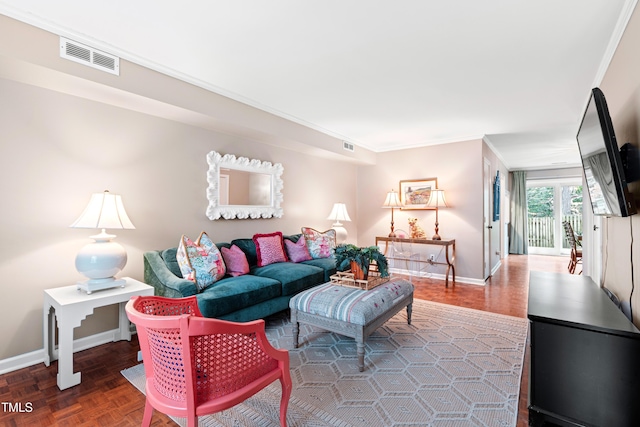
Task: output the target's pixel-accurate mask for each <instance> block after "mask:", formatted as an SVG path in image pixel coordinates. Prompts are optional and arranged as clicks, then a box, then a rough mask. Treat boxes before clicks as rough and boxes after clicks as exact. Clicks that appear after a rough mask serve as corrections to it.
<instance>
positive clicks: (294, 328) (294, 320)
mask: <svg viewBox="0 0 640 427" xmlns="http://www.w3.org/2000/svg"><path fill="white" fill-rule="evenodd" d="M291 333H292V334H293V348H298V335H300V323H298V316H297V311H296V310H294V309H291Z"/></svg>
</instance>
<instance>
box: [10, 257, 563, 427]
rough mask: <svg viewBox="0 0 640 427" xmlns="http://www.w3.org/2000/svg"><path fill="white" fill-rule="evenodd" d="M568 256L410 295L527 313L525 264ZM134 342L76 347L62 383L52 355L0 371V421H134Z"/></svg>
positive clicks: (139, 400) (424, 286) (161, 421)
mask: <svg viewBox="0 0 640 427" xmlns="http://www.w3.org/2000/svg"><path fill="white" fill-rule="evenodd" d="M567 262H568V261H567V258H565V257H546V256H518V255H510V256H509V257H508V258H506V259H505V260H503V265H502V266H501V267H500V269H499V270H498V271H497V272H496V274H495V275H494V276H493V277H492V278H490V280H489V281H488V282H487V285H486V286H476V285H465V284H460V283H459V284H456V286H455V287H451V285H450V286H449V288H445V287H444V282H443V281H441V280H432V279H420V280H414V285H415V288H416V289H415V297H416V298H420V299H426V300H431V301H437V302H441V303H445V304H452V305H458V306H463V307H468V308H474V309H479V310H485V311H490V312H494V313H501V314H506V315H510V316H517V317H526V313H527V294H528V284H529V271H530V270H541V271H558V272H563V273H566V272H567V269H566V266H567ZM138 350H139V346H138V341H137V339H136V338H135V337H134V338H133V339H132V340H131V342H127V341H120V342H116V343H109V344H104V345H101V346H98V347H94V348H92V349H89V350H85V351H81V352H78V353H76V354H75V355H74V369H75V370H76V371H78V370H79V371H81V372H82V382H81V383H80V384H79V385H77V386H75V387H72V388H70V389H67V390H63V391H60V390H59V389H58V387H57V385H56V373H57V362H53V363H52V364H51V366H50V367H48V368H47V367H45V366H44V364H42V363H40V364H37V365H35V366H31V367H28V368H24V369H20V370H18V371H14V372H11V373H8V374H5V375H0V402H1V405H2V406H1V407H0V426H3V427H5V426H6V427H15V426H30V427H31V426H63V427H66V426H69V427H77V426H108V427H112V426H139V425H140V421H141V420H142V413H143V411H144V396H143V395H142V394H141V393H140V392H138V391H137V390H136V389H135V388H134V387H133V386H131V384H129V382H128V381H127V380H126V379H125V378H124V377H123V376H122V375H121V374H120V371H121V370H122V369H125V368H128V367H131V366H133V365H135V364H136V363H137V360H136V358H137V352H138ZM525 359H526V360H525V370H524V372H523V376H522V378H523V381H522V384H521V392H520V396H521V397H520V409H519V412H518V427H524V426H526V425H528V419H527V417H528V413H527V393H528V381H527V379H528V368H527V367H528V352H527V353H526V354H525ZM29 408H32V410H29ZM20 410H22V412H16V411H20ZM168 425H172V426H174V425H175V424H174V423H173V422H172V421H171V420H170V419H169V418H168V417H166V416H165V415H163V414H160V413H158V412H155V413H154V415H153V421H152V426H168Z"/></svg>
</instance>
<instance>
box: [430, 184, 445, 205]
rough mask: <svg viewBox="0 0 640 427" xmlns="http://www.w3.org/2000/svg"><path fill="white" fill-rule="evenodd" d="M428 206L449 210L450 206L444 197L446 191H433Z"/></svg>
mask: <svg viewBox="0 0 640 427" xmlns="http://www.w3.org/2000/svg"><path fill="white" fill-rule="evenodd" d="M427 206H429V207H432V208H448V207H449V205H447V200H446V199H445V197H444V190H440V189H437V188H436V189H434V190H431V196H429V201H428V202H427Z"/></svg>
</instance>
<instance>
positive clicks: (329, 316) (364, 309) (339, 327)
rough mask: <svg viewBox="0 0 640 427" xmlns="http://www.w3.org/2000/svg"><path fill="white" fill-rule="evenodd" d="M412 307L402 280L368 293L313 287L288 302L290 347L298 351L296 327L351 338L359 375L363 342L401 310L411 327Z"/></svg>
mask: <svg viewBox="0 0 640 427" xmlns="http://www.w3.org/2000/svg"><path fill="white" fill-rule="evenodd" d="M412 304H413V285H412V284H411V283H410V282H408V281H407V280H404V279H391V280H390V281H388V282H387V283H384V284H382V285H379V286H377V287H375V288H373V289H371V290H368V291H365V290H360V289H357V288H353V287H348V286H341V285H334V284H332V283H325V284H324V285H320V286H316V287H315V288H312V289H308V290H306V291H303V292H301V293H299V294H298V295H296V296H294V297H293V298H291V300H290V301H289V308H290V309H291V325H292V327H293V330H292V332H293V345H294V347H295V348H297V347H298V335H299V333H300V323H306V324H308V325H312V326H317V327H318V328H321V329H326V330H328V331H331V332H335V333H337V334H341V335H344V336H347V337H351V338H354V339H355V341H356V348H357V354H358V368H359V369H360V372H362V371H363V370H364V342H365V339H366V338H367V337H368V336H369V335H371V334H372V333H373V332H374V331H375V330H376V329H378V328H379V327H380V326H382V325H383V324H384V323H385V322H386V321H387V320H389V319H390V318H392V317H393V316H394V315H395V314H396V313H398V312H399V311H400V310H402V309H403V308H405V307H406V308H407V323H409V324H411V307H412Z"/></svg>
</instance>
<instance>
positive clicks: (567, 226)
mask: <svg viewBox="0 0 640 427" xmlns="http://www.w3.org/2000/svg"><path fill="white" fill-rule="evenodd" d="M562 225H563V226H564V234H565V235H566V236H567V241H568V242H569V245H570V246H571V248H573V249H575V248H576V246H577V242H576V235H575V233H574V232H573V227H572V226H571V223H570V222H569V221H563V222H562Z"/></svg>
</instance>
